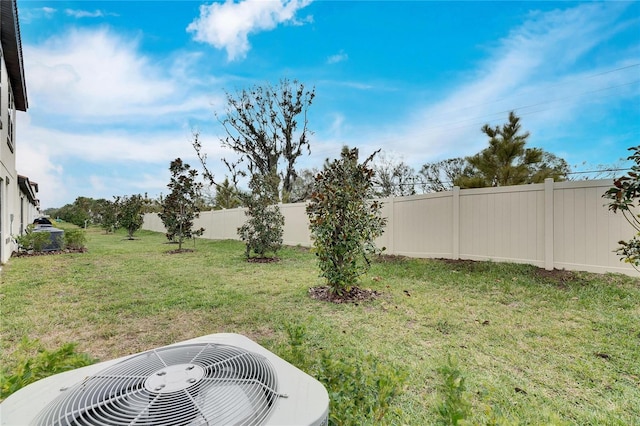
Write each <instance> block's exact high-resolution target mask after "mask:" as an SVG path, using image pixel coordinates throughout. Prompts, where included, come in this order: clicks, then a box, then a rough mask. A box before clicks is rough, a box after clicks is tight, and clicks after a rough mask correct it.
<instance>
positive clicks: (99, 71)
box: [24, 28, 213, 121]
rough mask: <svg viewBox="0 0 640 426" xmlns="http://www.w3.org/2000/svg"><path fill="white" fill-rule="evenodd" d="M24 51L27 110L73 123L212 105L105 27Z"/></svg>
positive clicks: (73, 32)
mask: <svg viewBox="0 0 640 426" xmlns="http://www.w3.org/2000/svg"><path fill="white" fill-rule="evenodd" d="M24 49H25V68H26V73H27V75H28V76H29V92H30V95H31V96H30V104H31V107H32V108H36V107H37V108H39V109H41V110H48V111H51V113H53V114H63V115H67V116H69V117H70V118H71V119H74V120H77V121H83V120H87V119H91V118H93V119H98V120H104V119H105V118H115V117H120V118H121V119H129V118H131V116H135V117H139V115H141V114H142V115H145V114H146V115H148V116H150V117H151V116H153V115H158V114H164V115H166V114H170V113H173V112H185V111H197V110H209V109H210V104H211V102H212V101H213V99H209V97H207V96H204V95H200V96H192V94H191V93H189V87H185V85H184V82H182V81H179V80H177V79H175V78H173V77H172V76H171V75H170V74H171V70H172V67H173V66H174V64H169V66H167V64H162V63H157V62H154V61H153V60H152V59H151V58H149V57H146V56H144V55H142V54H140V53H139V52H138V45H137V41H136V40H131V39H125V38H124V37H122V36H119V35H115V34H113V32H111V31H109V30H108V29H106V28H102V29H98V30H77V29H76V30H71V31H69V32H67V33H65V34H62V35H60V36H58V37H54V38H51V39H49V40H47V41H46V42H45V43H43V44H41V45H37V46H36V45H25V47H24ZM176 66H179V64H176Z"/></svg>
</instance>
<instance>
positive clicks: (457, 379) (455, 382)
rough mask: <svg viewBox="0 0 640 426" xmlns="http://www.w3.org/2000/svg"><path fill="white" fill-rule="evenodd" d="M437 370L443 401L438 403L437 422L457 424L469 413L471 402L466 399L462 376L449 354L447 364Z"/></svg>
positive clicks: (456, 363) (455, 361)
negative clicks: (440, 378) (440, 379)
mask: <svg viewBox="0 0 640 426" xmlns="http://www.w3.org/2000/svg"><path fill="white" fill-rule="evenodd" d="M438 372H439V373H440V376H441V377H442V384H441V385H440V386H439V389H438V390H439V391H440V393H441V395H442V399H443V401H442V402H441V403H440V404H439V405H438V414H439V415H440V418H439V421H438V423H439V424H442V425H454V426H455V425H458V424H460V422H461V421H463V420H464V419H466V418H467V417H469V416H470V415H471V403H470V402H469V401H468V396H467V394H466V387H465V383H464V380H465V379H464V376H463V375H462V372H461V371H460V368H459V367H458V362H457V360H456V359H454V358H452V357H451V356H448V357H447V364H446V365H444V366H443V367H441V368H440V369H439V370H438Z"/></svg>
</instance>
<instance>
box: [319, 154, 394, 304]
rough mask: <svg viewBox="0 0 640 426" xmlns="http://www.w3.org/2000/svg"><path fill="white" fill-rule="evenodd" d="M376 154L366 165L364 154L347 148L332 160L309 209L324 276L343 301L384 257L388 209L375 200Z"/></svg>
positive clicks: (326, 166) (325, 168)
mask: <svg viewBox="0 0 640 426" xmlns="http://www.w3.org/2000/svg"><path fill="white" fill-rule="evenodd" d="M377 152H378V151H376V152H375V153H373V154H372V155H371V156H370V157H368V158H367V159H366V160H365V161H364V162H363V163H362V164H359V163H358V150H357V149H355V148H354V149H349V148H348V147H346V146H345V147H344V148H343V149H342V153H341V155H340V159H338V160H334V161H332V162H329V161H327V162H326V163H325V165H324V168H323V170H322V171H321V172H320V173H318V175H317V176H316V186H315V191H314V193H313V194H312V196H311V200H310V201H309V204H307V215H308V216H309V221H310V224H309V228H310V230H311V235H312V238H313V243H314V247H315V252H316V256H317V257H318V263H319V267H320V271H321V276H323V277H324V278H326V279H327V282H328V284H329V286H330V288H331V291H332V293H333V294H334V295H336V296H342V295H344V293H345V292H346V291H349V290H350V289H351V287H353V286H355V285H356V283H357V280H358V277H359V276H360V275H362V274H364V273H365V272H366V271H367V270H368V269H369V266H370V260H369V256H370V255H372V254H374V253H377V252H379V250H378V249H377V247H376V245H375V239H376V238H377V237H379V236H380V235H382V233H383V231H384V226H385V224H386V219H384V218H382V217H380V209H381V208H382V205H381V204H380V203H379V202H378V201H373V200H372V199H371V198H372V197H373V196H374V171H373V169H372V168H371V167H369V163H370V162H371V160H372V159H373V157H374V155H375V154H376V153H377Z"/></svg>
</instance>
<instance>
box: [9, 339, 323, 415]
mask: <svg viewBox="0 0 640 426" xmlns="http://www.w3.org/2000/svg"><path fill="white" fill-rule="evenodd" d="M203 350H209V351H213V352H214V355H215V356H221V357H227V356H228V357H230V358H231V361H228V362H227V361H224V362H223V363H222V364H220V361H216V360H213V361H206V362H203V361H202V360H201V359H200V358H202V357H203V356H204V355H202V354H201V351H203ZM182 352H184V353H186V354H187V355H184V354H183V353H182ZM190 352H193V354H197V355H194V357H191V355H189V353H190ZM218 352H219V353H220V354H221V355H220V354H218ZM205 355H206V354H205ZM185 356H187V358H189V359H187V358H185ZM198 357H200V358H198ZM209 358H211V357H209ZM192 360H193V361H192ZM263 361H264V362H263ZM207 362H213V363H215V364H216V365H218V367H216V368H217V369H218V370H219V371H218V372H217V373H216V383H218V384H219V383H222V385H217V384H213V385H212V384H211V382H210V380H208V379H209V378H208V377H207V374H208V373H207V372H206V371H205V370H207ZM233 363H235V364H238V365H239V367H237V368H239V369H245V370H247V369H249V370H251V369H255V370H256V371H257V372H258V375H259V380H253V379H250V378H248V377H247V376H246V375H245V373H242V374H240V375H241V376H242V379H243V380H241V382H240V383H238V381H237V380H234V377H238V375H239V374H238V373H235V374H234V373H228V372H227V371H226V370H229V369H230V368H232V367H231V366H232V365H235V364H233ZM131 365H133V367H131ZM131 368H134V370H135V369H140V368H142V370H143V372H142V373H139V374H138V373H135V372H134V370H131ZM270 371H273V372H274V373H275V374H274V376H275V377H273V378H271V377H270V376H269V375H270V373H269V372H270ZM225 374H227V375H228V377H226V378H225V376H224V375H225ZM109 376H113V377H116V379H114V380H116V381H115V382H112V383H110V382H109V380H110V379H109ZM268 376H269V377H268ZM136 377H138V378H140V377H142V378H141V379H136ZM123 378H124V380H129V381H131V383H134V384H133V385H131V386H129V384H124V385H123V384H122V380H123ZM245 379H248V380H245ZM185 383H186V384H185ZM191 384H193V385H191ZM118 387H120V388H121V389H127V391H128V390H129V389H133V388H134V387H137V389H138V393H136V394H135V395H133V396H131V397H129V396H128V395H126V398H123V397H122V391H121V390H119V389H118ZM114 388H115V389H116V390H113V389H114ZM85 391H86V392H85ZM88 392H92V393H91V395H87V393H88ZM70 394H72V395H71V396H72V397H71V399H72V401H71V402H69V403H66V402H65V403H66V404H67V406H68V407H70V410H71V411H73V412H74V413H76V414H77V412H78V411H81V410H82V409H83V408H82V405H83V404H85V405H86V404H94V405H100V404H102V405H107V406H108V405H110V404H111V405H112V408H113V407H115V410H116V411H119V412H120V413H121V412H125V411H131V410H136V409H137V410H139V411H140V413H141V415H140V416H138V418H137V423H136V422H135V421H132V422H129V420H126V421H127V423H124V424H131V425H135V424H153V423H154V421H155V420H154V419H163V420H162V421H163V422H169V423H170V422H171V417H170V416H171V415H173V414H172V413H173V412H174V411H175V412H179V411H181V410H182V411H183V412H185V411H189V410H190V411H189V412H190V413H192V414H190V417H188V419H187V420H184V421H182V424H185V425H187V424H188V425H196V424H245V425H254V424H260V425H280V426H288V425H290V426H294V425H296V426H298V425H313V426H315V425H326V424H327V421H328V410H329V397H328V394H327V391H326V389H325V388H324V386H323V385H322V384H321V383H320V382H318V381H317V380H316V379H314V378H313V377H311V376H309V375H308V374H306V373H304V372H303V371H301V370H299V369H298V368H296V367H294V366H293V365H291V364H289V363H288V362H286V361H284V360H283V359H281V358H279V357H278V356H276V355H275V354H273V353H272V352H270V351H268V350H266V349H265V348H263V347H262V346H260V345H258V344H257V343H255V342H253V341H252V340H250V339H248V338H247V337H244V336H242V335H239V334H232V333H220V334H211V335H208V336H202V337H198V338H195V339H191V340H187V341H184V342H179V343H175V344H173V345H169V346H164V347H162V348H157V349H155V350H152V351H147V352H143V353H139V354H134V355H130V356H126V357H122V358H118V359H114V360H111V361H104V362H100V363H97V364H94V365H90V366H87V367H82V368H78V369H75V370H71V371H67V372H64V373H60V374H57V375H54V376H51V377H47V378H45V379H42V380H39V381H37V382H35V383H32V384H31V385H29V386H27V387H25V388H23V389H20V390H19V391H17V392H16V393H14V394H13V395H11V396H9V397H8V398H7V399H6V400H5V401H3V402H2V404H0V424H1V425H2V426H5V425H6V426H9V425H27V424H38V422H40V423H42V422H43V421H44V422H45V423H49V422H50V420H49V418H47V417H46V416H45V417H43V414H46V415H49V416H50V415H51V414H50V413H51V412H53V411H55V410H53V409H52V408H51V406H52V405H55V404H56V403H57V402H58V400H60V399H65V398H66V397H67V396H69V395H70ZM116 394H117V396H114V395H116ZM76 395H77V396H78V397H76ZM141 395H142V396H144V398H143V397H141ZM175 395H177V396H179V397H178V398H177V399H176V400H175V402H172V401H173V400H172V399H171V398H173V396H175ZM256 395H257V396H256ZM67 399H69V398H67ZM151 399H153V401H151ZM111 400H115V402H113V403H112V402H111ZM105 401H106V402H105ZM123 401H124V402H123ZM256 401H258V402H256ZM265 401H266V403H267V406H266V408H261V409H260V410H262V411H261V413H258V414H255V415H245V414H243V413H249V414H250V410H252V409H253V407H254V406H255V405H256V404H258V403H262V402H265ZM207 402H208V405H209V409H203V410H202V414H200V410H198V413H197V414H193V412H194V410H193V409H191V406H192V405H195V406H198V407H200V406H203V404H204V403H207ZM114 404H115V405H114ZM185 404H186V405H185ZM227 404H230V405H231V406H233V407H237V410H238V411H237V413H236V414H237V416H234V414H233V410H231V409H230V408H229V407H228V406H227ZM187 405H188V407H187V408H185V407H186V406H187ZM204 405H206V404H204ZM216 406H217V407H218V408H225V410H226V411H225V410H221V409H220V410H218V409H216V408H215V407H216ZM211 407H213V408H211ZM100 409H102V408H101V407H100ZM234 409H235V408H234ZM223 411H224V412H223ZM56 415H57V414H56ZM154 416H155V417H154ZM79 418H80V417H78V419H79ZM122 418H123V419H128V417H126V416H124V415H123V416H122ZM43 419H45V420H43ZM68 419H75V417H73V416H70V417H67V418H66V420H63V421H59V422H58V424H61V425H62V424H69V425H80V424H100V423H98V422H97V421H95V419H91V418H89V420H85V423H83V422H82V421H80V420H68ZM157 421H158V422H160V420H157ZM255 422H258V423H255ZM169 423H167V424H169ZM102 424H121V423H118V422H116V421H113V420H111V421H110V420H109V419H108V418H105V419H104V423H102ZM47 426H49V425H47Z"/></svg>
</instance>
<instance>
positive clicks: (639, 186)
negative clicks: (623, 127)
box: [603, 146, 640, 269]
mask: <svg viewBox="0 0 640 426" xmlns="http://www.w3.org/2000/svg"><path fill="white" fill-rule="evenodd" d="M629 150H630V151H632V152H633V154H632V155H630V156H629V157H628V158H627V160H632V161H633V162H634V163H635V164H634V165H633V166H632V167H631V171H630V172H629V173H627V175H625V176H622V177H621V178H618V179H616V180H615V181H614V182H613V185H614V186H613V187H612V188H611V189H609V190H608V191H607V192H605V193H604V195H603V197H604V198H608V199H610V200H611V201H610V202H609V210H611V211H613V212H614V213H617V212H618V211H621V212H622V214H623V216H624V218H625V219H626V220H627V222H629V223H630V224H631V226H633V228H634V229H635V230H636V232H637V234H636V236H635V237H633V238H632V239H630V240H629V241H620V242H618V244H620V247H619V248H618V249H617V250H616V253H618V255H620V256H622V259H621V260H624V261H625V262H627V263H630V264H631V265H633V267H634V268H636V269H638V267H640V238H639V237H640V219H639V218H640V215H638V214H636V213H635V212H633V211H632V209H633V208H634V207H636V205H635V204H634V203H635V202H637V201H638V200H639V199H640V146H634V147H631V148H629Z"/></svg>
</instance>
